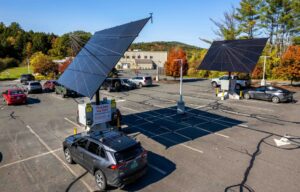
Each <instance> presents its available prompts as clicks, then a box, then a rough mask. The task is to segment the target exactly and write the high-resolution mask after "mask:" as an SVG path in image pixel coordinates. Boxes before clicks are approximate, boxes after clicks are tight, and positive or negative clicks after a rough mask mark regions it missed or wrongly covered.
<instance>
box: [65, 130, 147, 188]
mask: <svg viewBox="0 0 300 192" xmlns="http://www.w3.org/2000/svg"><path fill="white" fill-rule="evenodd" d="M63 149H64V154H65V160H66V161H67V163H74V162H75V163H78V164H79V165H81V166H82V167H83V168H85V169H86V170H87V171H89V172H90V173H91V174H92V175H94V176H95V180H96V184H97V186H98V187H99V188H100V190H105V189H106V188H107V186H108V185H110V186H115V187H120V186H123V185H126V184H129V183H131V182H134V181H135V180H136V179H138V178H140V177H142V176H143V175H144V174H145V173H146V171H147V151H146V150H145V149H143V147H142V146H141V144H140V143H139V142H136V141H135V140H133V139H131V138H130V137H128V136H126V135H124V134H123V133H121V132H118V131H109V130H107V131H106V130H105V131H95V132H91V133H85V134H82V133H79V134H76V135H72V136H69V137H67V138H66V139H65V141H64V142H63Z"/></svg>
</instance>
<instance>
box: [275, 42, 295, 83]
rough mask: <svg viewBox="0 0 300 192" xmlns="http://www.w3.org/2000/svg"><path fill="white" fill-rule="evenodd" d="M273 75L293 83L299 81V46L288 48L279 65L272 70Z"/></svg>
mask: <svg viewBox="0 0 300 192" xmlns="http://www.w3.org/2000/svg"><path fill="white" fill-rule="evenodd" d="M273 73H274V74H275V75H276V76H277V77H279V78H283V79H288V80H290V81H291V84H293V81H297V80H300V46H299V45H294V46H290V47H289V48H288V49H287V51H286V52H285V53H284V54H283V56H282V59H281V63H280V65H279V66H278V67H275V68H274V69H273Z"/></svg>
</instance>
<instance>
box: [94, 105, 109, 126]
mask: <svg viewBox="0 0 300 192" xmlns="http://www.w3.org/2000/svg"><path fill="white" fill-rule="evenodd" d="M92 106H93V125H96V124H100V123H106V122H109V121H111V104H110V103H107V104H100V105H92Z"/></svg>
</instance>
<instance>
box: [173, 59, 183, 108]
mask: <svg viewBox="0 0 300 192" xmlns="http://www.w3.org/2000/svg"><path fill="white" fill-rule="evenodd" d="M175 61H180V87H179V101H178V102H177V114H184V113H185V106H184V101H183V96H182V79H183V77H182V70H183V69H182V68H183V66H182V65H183V60H182V59H176V60H175Z"/></svg>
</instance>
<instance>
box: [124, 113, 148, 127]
mask: <svg viewBox="0 0 300 192" xmlns="http://www.w3.org/2000/svg"><path fill="white" fill-rule="evenodd" d="M122 121H123V122H124V123H125V124H131V125H137V124H140V123H143V122H145V120H143V119H141V118H139V117H137V116H136V115H131V116H128V115H126V116H124V117H123V119H122Z"/></svg>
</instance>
